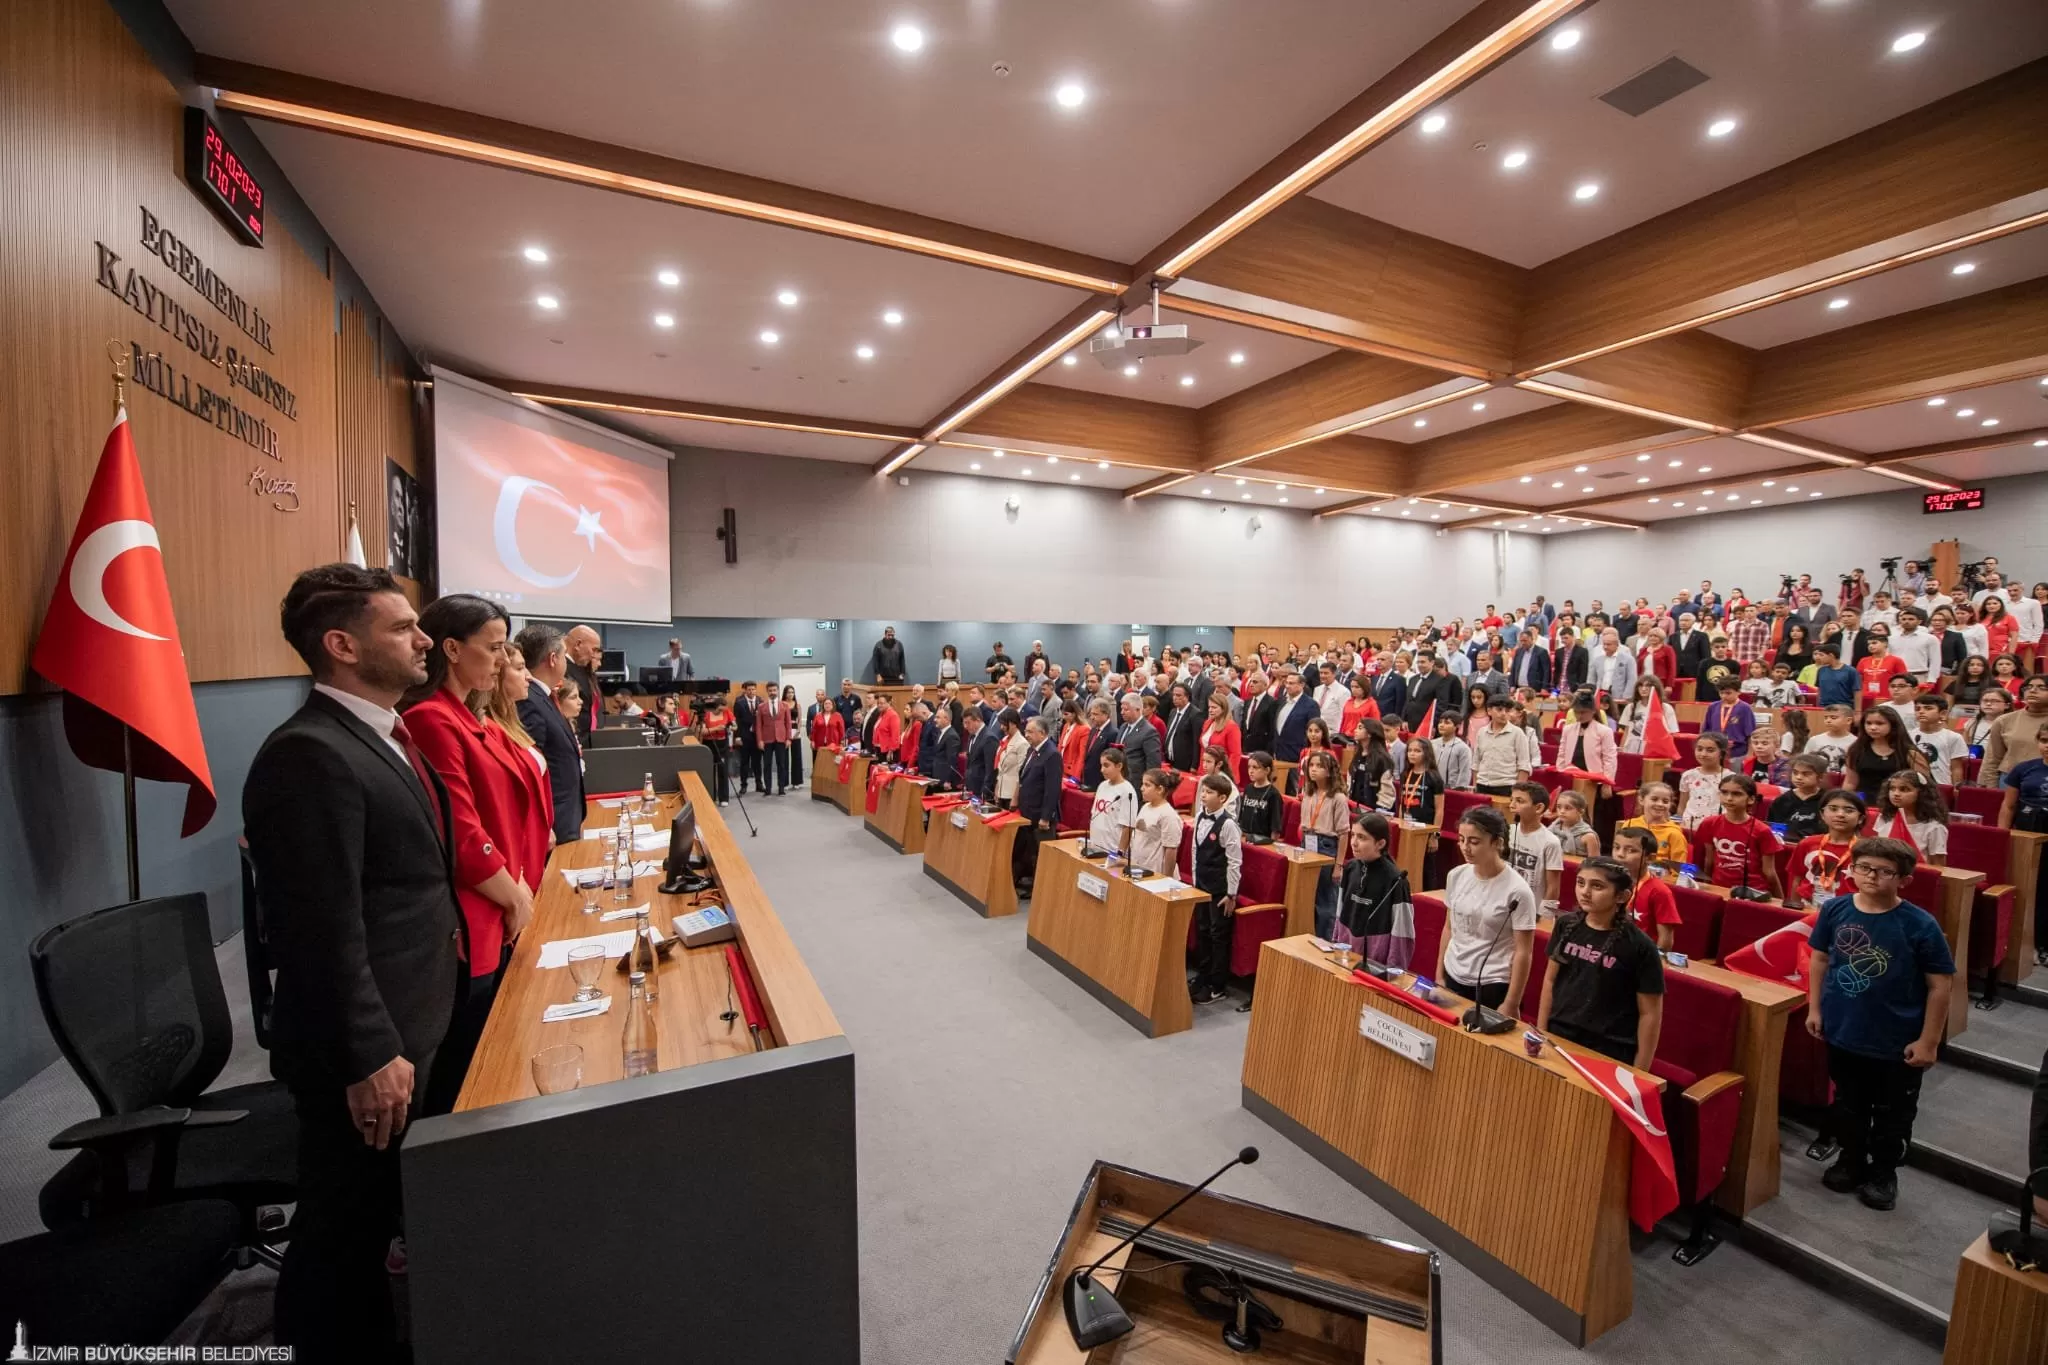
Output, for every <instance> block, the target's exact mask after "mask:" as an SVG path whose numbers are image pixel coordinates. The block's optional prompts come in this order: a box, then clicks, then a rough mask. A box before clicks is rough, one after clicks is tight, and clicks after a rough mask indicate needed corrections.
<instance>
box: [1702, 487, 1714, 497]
mask: <svg viewBox="0 0 2048 1365" xmlns="http://www.w3.org/2000/svg"><path fill="white" fill-rule="evenodd" d="M1700 496H1701V497H1703V498H1711V497H1713V496H1714V490H1713V489H1711V488H1702V489H1701V490H1700Z"/></svg>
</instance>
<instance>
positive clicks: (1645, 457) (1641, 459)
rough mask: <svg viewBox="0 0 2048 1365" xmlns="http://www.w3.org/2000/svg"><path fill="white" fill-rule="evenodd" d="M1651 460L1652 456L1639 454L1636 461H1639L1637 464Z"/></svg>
mask: <svg viewBox="0 0 2048 1365" xmlns="http://www.w3.org/2000/svg"><path fill="white" fill-rule="evenodd" d="M1649 460H1650V457H1649V456H1648V455H1638V456H1636V463H1637V464H1648V463H1649Z"/></svg>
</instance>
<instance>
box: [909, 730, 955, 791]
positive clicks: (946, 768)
mask: <svg viewBox="0 0 2048 1365" xmlns="http://www.w3.org/2000/svg"><path fill="white" fill-rule="evenodd" d="M959 764H960V732H959V731H958V730H955V729H954V728H953V727H952V726H951V725H948V726H947V727H946V728H945V729H943V730H941V729H940V728H939V723H938V722H937V721H931V722H929V723H927V724H926V726H925V729H924V734H923V735H921V736H920V737H919V738H918V741H917V771H918V773H919V774H920V775H921V776H924V777H930V778H936V779H937V780H938V784H939V785H940V786H941V787H951V786H952V785H953V782H954V780H955V778H956V777H957V775H958V773H959Z"/></svg>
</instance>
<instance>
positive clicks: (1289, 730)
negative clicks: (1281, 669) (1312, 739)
mask: <svg viewBox="0 0 2048 1365" xmlns="http://www.w3.org/2000/svg"><path fill="white" fill-rule="evenodd" d="M1280 689H1281V692H1280V709H1279V711H1278V712H1277V713H1276V714H1275V715H1274V717H1273V757H1275V758H1277V759H1279V760H1280V761H1281V762H1282V763H1298V762H1300V761H1301V751H1302V750H1303V749H1305V748H1307V747H1308V723H1309V722H1310V721H1312V720H1315V719H1316V718H1318V717H1319V716H1321V715H1322V711H1321V710H1320V709H1319V708H1318V707H1317V706H1316V699H1315V698H1314V697H1311V696H1310V695H1309V694H1308V689H1306V688H1305V687H1303V686H1302V681H1301V674H1300V673H1299V672H1297V671H1296V670H1294V669H1289V670H1288V671H1287V676H1286V677H1285V678H1284V679H1282V680H1281V683H1280Z"/></svg>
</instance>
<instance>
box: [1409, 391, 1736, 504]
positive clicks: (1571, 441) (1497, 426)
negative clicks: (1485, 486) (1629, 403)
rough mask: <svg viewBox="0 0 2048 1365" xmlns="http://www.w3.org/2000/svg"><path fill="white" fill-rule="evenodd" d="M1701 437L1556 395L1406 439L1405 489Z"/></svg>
mask: <svg viewBox="0 0 2048 1365" xmlns="http://www.w3.org/2000/svg"><path fill="white" fill-rule="evenodd" d="M1699 439H1701V437H1700V434H1699V433H1698V432H1696V431H1690V430H1687V429H1685V428H1682V427H1681V428H1675V429H1674V428H1673V426H1672V424H1671V423H1669V422H1660V421H1656V420H1653V419H1651V418H1647V417H1638V416H1635V415H1634V414H1632V413H1626V412H1614V411H1611V410H1609V409H1606V408H1599V407H1592V406H1589V405H1586V404H1580V403H1562V404H1559V405H1558V406H1556V407H1552V408H1541V409H1539V410H1537V411H1535V412H1525V413H1523V414H1521V415H1520V416H1518V417H1506V418H1502V419H1501V420H1500V421H1498V422H1489V423H1488V424H1486V425H1485V426H1481V427H1472V428H1470V429H1469V430H1466V431H1456V432H1452V433H1450V434H1449V435H1446V436H1439V437H1437V438H1436V439H1435V440H1433V441H1424V442H1422V443H1421V444H1419V445H1416V446H1412V447H1410V449H1411V450H1412V451H1413V452H1414V453H1415V456H1416V463H1415V466H1414V470H1415V475H1414V478H1413V479H1412V480H1411V482H1410V486H1409V487H1408V488H1407V489H1406V490H1405V491H1406V492H1407V493H1409V494H1411V495H1415V494H1423V493H1440V492H1447V491H1449V490H1451V489H1455V488H1459V487H1462V486H1463V485H1466V484H1474V483H1486V482H1488V481H1490V480H1493V479H1500V478H1511V477H1517V476H1520V475H1523V474H1540V473H1543V472H1544V471H1546V470H1551V469H1556V468H1558V467H1560V466H1568V465H1572V464H1577V463H1584V462H1586V461H1589V460H1595V459H1604V458H1606V457H1607V456H1610V455H1620V454H1629V453H1634V452H1637V451H1644V450H1656V449H1659V448H1661V447H1663V446H1668V445H1674V444H1680V443H1683V442H1687V441H1696V440H1699Z"/></svg>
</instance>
